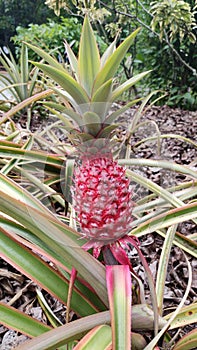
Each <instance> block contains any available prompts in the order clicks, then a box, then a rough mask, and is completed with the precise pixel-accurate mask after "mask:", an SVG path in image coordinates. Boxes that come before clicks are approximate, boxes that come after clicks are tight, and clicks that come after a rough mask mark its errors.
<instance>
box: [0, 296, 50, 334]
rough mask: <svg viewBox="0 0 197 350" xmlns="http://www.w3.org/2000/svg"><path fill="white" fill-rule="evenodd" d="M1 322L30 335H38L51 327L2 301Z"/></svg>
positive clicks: (0, 307)
mask: <svg viewBox="0 0 197 350" xmlns="http://www.w3.org/2000/svg"><path fill="white" fill-rule="evenodd" d="M0 315H1V316H0V318H1V320H0V322H1V324H3V325H4V326H6V327H8V328H11V329H15V330H17V331H18V332H20V333H23V334H26V335H28V336H29V337H37V336H39V335H41V334H42V333H45V332H47V331H49V330H50V329H51V327H49V326H47V325H46V324H44V323H41V322H40V321H38V320H35V319H33V318H32V317H30V316H28V315H26V314H25V313H23V312H22V311H19V310H16V309H15V308H13V307H11V306H8V305H6V304H3V303H1V302H0Z"/></svg>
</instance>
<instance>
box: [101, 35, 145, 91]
mask: <svg viewBox="0 0 197 350" xmlns="http://www.w3.org/2000/svg"><path fill="white" fill-rule="evenodd" d="M139 30H140V28H138V29H136V30H135V31H134V32H133V33H132V34H130V35H129V36H128V37H127V38H126V39H125V40H124V41H123V42H122V43H121V44H120V45H119V46H118V48H117V49H116V50H115V51H114V52H113V53H112V55H111V56H110V57H109V58H108V59H107V61H106V63H105V64H104V66H103V67H102V69H101V70H100V71H99V73H98V75H97V77H96V80H95V84H94V91H96V90H97V89H98V88H99V87H100V86H101V85H102V84H103V83H104V82H106V81H107V80H109V79H111V78H113V76H114V75H115V73H116V71H117V69H118V67H119V64H120V62H121V61H122V60H123V58H124V56H125V54H126V52H127V51H128V49H129V47H130V46H131V44H132V42H133V40H134V39H135V37H136V35H137V34H138V32H139Z"/></svg>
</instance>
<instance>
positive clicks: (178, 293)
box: [0, 106, 197, 350]
mask: <svg viewBox="0 0 197 350" xmlns="http://www.w3.org/2000/svg"><path fill="white" fill-rule="evenodd" d="M135 111H136V110H135V108H132V109H130V110H129V111H127V112H126V113H125V115H124V117H121V118H120V122H121V130H120V138H121V137H124V134H125V130H126V125H128V123H129V122H130V120H132V117H133V115H134V113H135ZM141 121H152V122H150V123H148V124H146V125H143V126H142V127H140V128H139V129H138V130H136V132H135V134H134V137H133V138H132V139H131V147H132V154H131V156H132V157H135V158H140V157H143V158H147V159H166V160H173V161H175V162H176V163H177V164H182V165H186V166H190V167H192V168H193V170H197V149H196V148H195V147H194V146H193V145H192V144H191V143H188V142H187V141H186V140H185V141H184V140H183V139H181V138H179V139H178V138H175V137H173V135H180V136H181V137H185V138H189V139H191V140H192V141H195V142H197V133H196V130H197V115H196V112H191V111H183V110H180V109H178V108H177V109H171V108H169V107H168V106H162V107H152V108H151V109H149V110H148V111H147V112H146V114H145V116H144V117H143V118H142V119H141ZM23 122H24V121H23V120H21V123H23ZM154 123H156V124H157V125H158V127H159V130H160V132H161V134H162V135H164V134H165V135H168V137H167V136H166V137H165V138H162V139H161V145H160V147H157V143H156V141H155V140H151V141H147V142H146V143H142V144H141V145H139V146H138V142H140V140H141V139H142V138H148V137H150V136H153V135H155V124H154ZM44 124H45V123H44ZM37 127H40V120H39V119H37V120H35V122H34V123H33V124H32V128H33V130H36V129H37ZM169 134H170V135H169ZM136 171H139V169H137V168H136ZM140 171H142V170H141V169H140ZM143 174H144V175H145V176H146V177H147V178H150V179H151V180H153V181H154V182H155V183H157V184H159V185H162V187H164V188H167V187H169V186H175V185H176V184H178V183H179V182H183V181H188V178H187V177H185V176H182V175H180V174H177V173H175V172H174V171H173V169H172V171H170V170H166V171H164V170H162V171H161V169H160V168H159V167H155V168H150V167H145V168H143ZM134 192H135V188H134ZM140 196H141V192H140V190H139V191H136V195H135V198H134V199H135V200H137V199H139V198H140ZM178 231H179V232H180V233H182V234H183V235H189V234H192V233H194V232H196V227H195V225H194V224H193V223H192V222H187V223H184V224H181V225H180V226H179V227H178ZM162 244H163V239H162V238H161V237H160V236H159V235H157V234H156V233H154V234H150V235H147V236H146V238H143V239H142V240H141V247H142V251H143V254H144V255H145V257H146V259H147V261H148V263H149V266H150V268H151V270H152V273H153V275H155V274H156V271H157V268H158V260H159V257H160V255H161V249H162ZM130 258H131V262H132V265H133V267H134V268H135V270H136V272H137V273H138V274H139V276H140V277H141V278H142V280H143V281H144V280H145V276H144V272H143V269H142V267H141V265H140V264H139V260H138V256H137V254H136V253H135V251H133V253H132V252H131V255H130ZM188 258H189V260H190V263H191V266H192V269H193V281H192V289H191V291H190V294H189V297H188V299H187V304H190V303H192V302H194V301H196V300H197V279H196V276H197V261H196V259H194V258H192V257H188ZM168 268H169V269H168V277H167V282H166V287H165V295H164V306H165V309H167V308H168V309H169V308H173V307H174V306H176V305H178V304H179V302H180V300H181V299H182V297H183V294H184V291H185V288H186V285H187V278H188V274H187V267H186V264H185V259H184V256H183V253H182V251H181V250H180V249H179V248H177V247H173V250H172V254H171V259H170V264H169V267H168ZM0 281H1V284H0V300H1V301H2V302H5V303H8V302H10V301H12V306H14V307H16V308H18V309H20V310H22V311H26V312H27V313H28V314H30V315H32V316H33V317H35V318H37V319H39V320H41V321H43V322H46V317H45V316H44V315H43V313H42V309H41V307H40V306H39V305H38V302H37V299H36V292H35V291H36V285H35V284H34V283H33V282H31V281H30V280H28V278H26V277H25V276H22V275H21V274H20V273H18V272H17V271H15V270H14V269H13V268H12V267H11V266H10V265H9V264H7V263H6V262H4V261H3V260H2V259H1V260H0ZM145 286H146V285H145ZM146 287H147V286H146ZM44 294H45V296H46V298H47V300H48V302H49V304H50V306H51V308H52V310H53V311H54V313H55V314H56V316H57V317H58V318H59V319H60V320H61V321H62V322H64V318H65V308H64V307H63V306H62V305H61V304H60V303H59V302H57V301H56V300H53V299H52V298H51V297H49V296H47V293H46V292H45V293H44ZM13 298H15V299H13ZM147 298H149V295H148V289H147ZM73 316H74V315H73ZM192 328H194V325H191V326H187V329H184V328H183V329H182V330H181V333H180V334H179V336H181V335H183V334H184V332H185V331H187V332H188V331H189V330H191V329H192ZM148 338H149V335H148V334H147V339H148ZM25 339H26V337H25V336H23V335H20V334H19V335H18V334H17V333H16V332H14V331H9V330H7V329H6V328H5V327H3V326H0V341H1V345H0V350H11V349H14V347H15V346H17V345H18V343H19V342H21V341H24V340H25Z"/></svg>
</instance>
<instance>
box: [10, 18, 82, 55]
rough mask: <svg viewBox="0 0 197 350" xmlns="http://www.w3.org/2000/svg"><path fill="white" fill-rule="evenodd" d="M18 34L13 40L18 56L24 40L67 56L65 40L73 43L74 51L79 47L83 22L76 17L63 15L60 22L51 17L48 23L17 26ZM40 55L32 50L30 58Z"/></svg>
mask: <svg viewBox="0 0 197 350" xmlns="http://www.w3.org/2000/svg"><path fill="white" fill-rule="evenodd" d="M16 31H17V35H15V36H14V37H13V38H12V40H13V41H14V44H15V45H16V54H17V56H18V54H19V52H20V48H21V43H22V41H26V42H31V43H32V44H35V45H38V46H39V47H40V48H43V49H45V50H47V51H53V52H54V54H55V56H58V54H60V55H61V56H62V57H65V47H64V40H66V41H68V42H69V43H71V45H72V48H73V50H74V51H76V50H77V49H78V46H79V39H80V33H81V23H80V22H79V20H78V19H77V18H76V17H75V18H72V17H71V18H63V17H61V21H60V23H57V22H54V21H53V20H51V19H49V20H48V23H44V24H41V25H38V24H29V26H28V28H24V27H17V29H16ZM37 57H38V56H36V55H35V54H33V53H32V52H31V55H30V59H34V60H35V59H36V60H37V59H38V58H37Z"/></svg>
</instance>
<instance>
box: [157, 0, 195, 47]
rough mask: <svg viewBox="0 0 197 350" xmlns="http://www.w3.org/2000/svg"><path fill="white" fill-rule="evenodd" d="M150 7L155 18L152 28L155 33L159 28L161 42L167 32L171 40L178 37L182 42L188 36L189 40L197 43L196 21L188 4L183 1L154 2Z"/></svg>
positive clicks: (164, 0) (166, 0)
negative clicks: (196, 33)
mask: <svg viewBox="0 0 197 350" xmlns="http://www.w3.org/2000/svg"><path fill="white" fill-rule="evenodd" d="M150 6H151V8H150V11H151V13H152V14H153V16H154V17H153V19H152V21H151V27H152V29H153V31H155V29H156V27H157V26H159V30H160V39H161V40H162V38H163V36H165V31H166V32H169V33H168V35H169V38H170V40H172V39H173V38H175V37H176V36H177V35H178V36H179V38H180V39H181V40H182V39H183V38H184V36H185V35H188V38H189V40H190V41H191V42H193V43H195V41H196V37H195V35H194V34H193V33H192V29H194V27H195V26H196V21H195V16H194V13H192V11H191V7H190V5H189V4H188V3H186V2H185V1H183V0H163V1H154V2H152V3H151V4H150Z"/></svg>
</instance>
